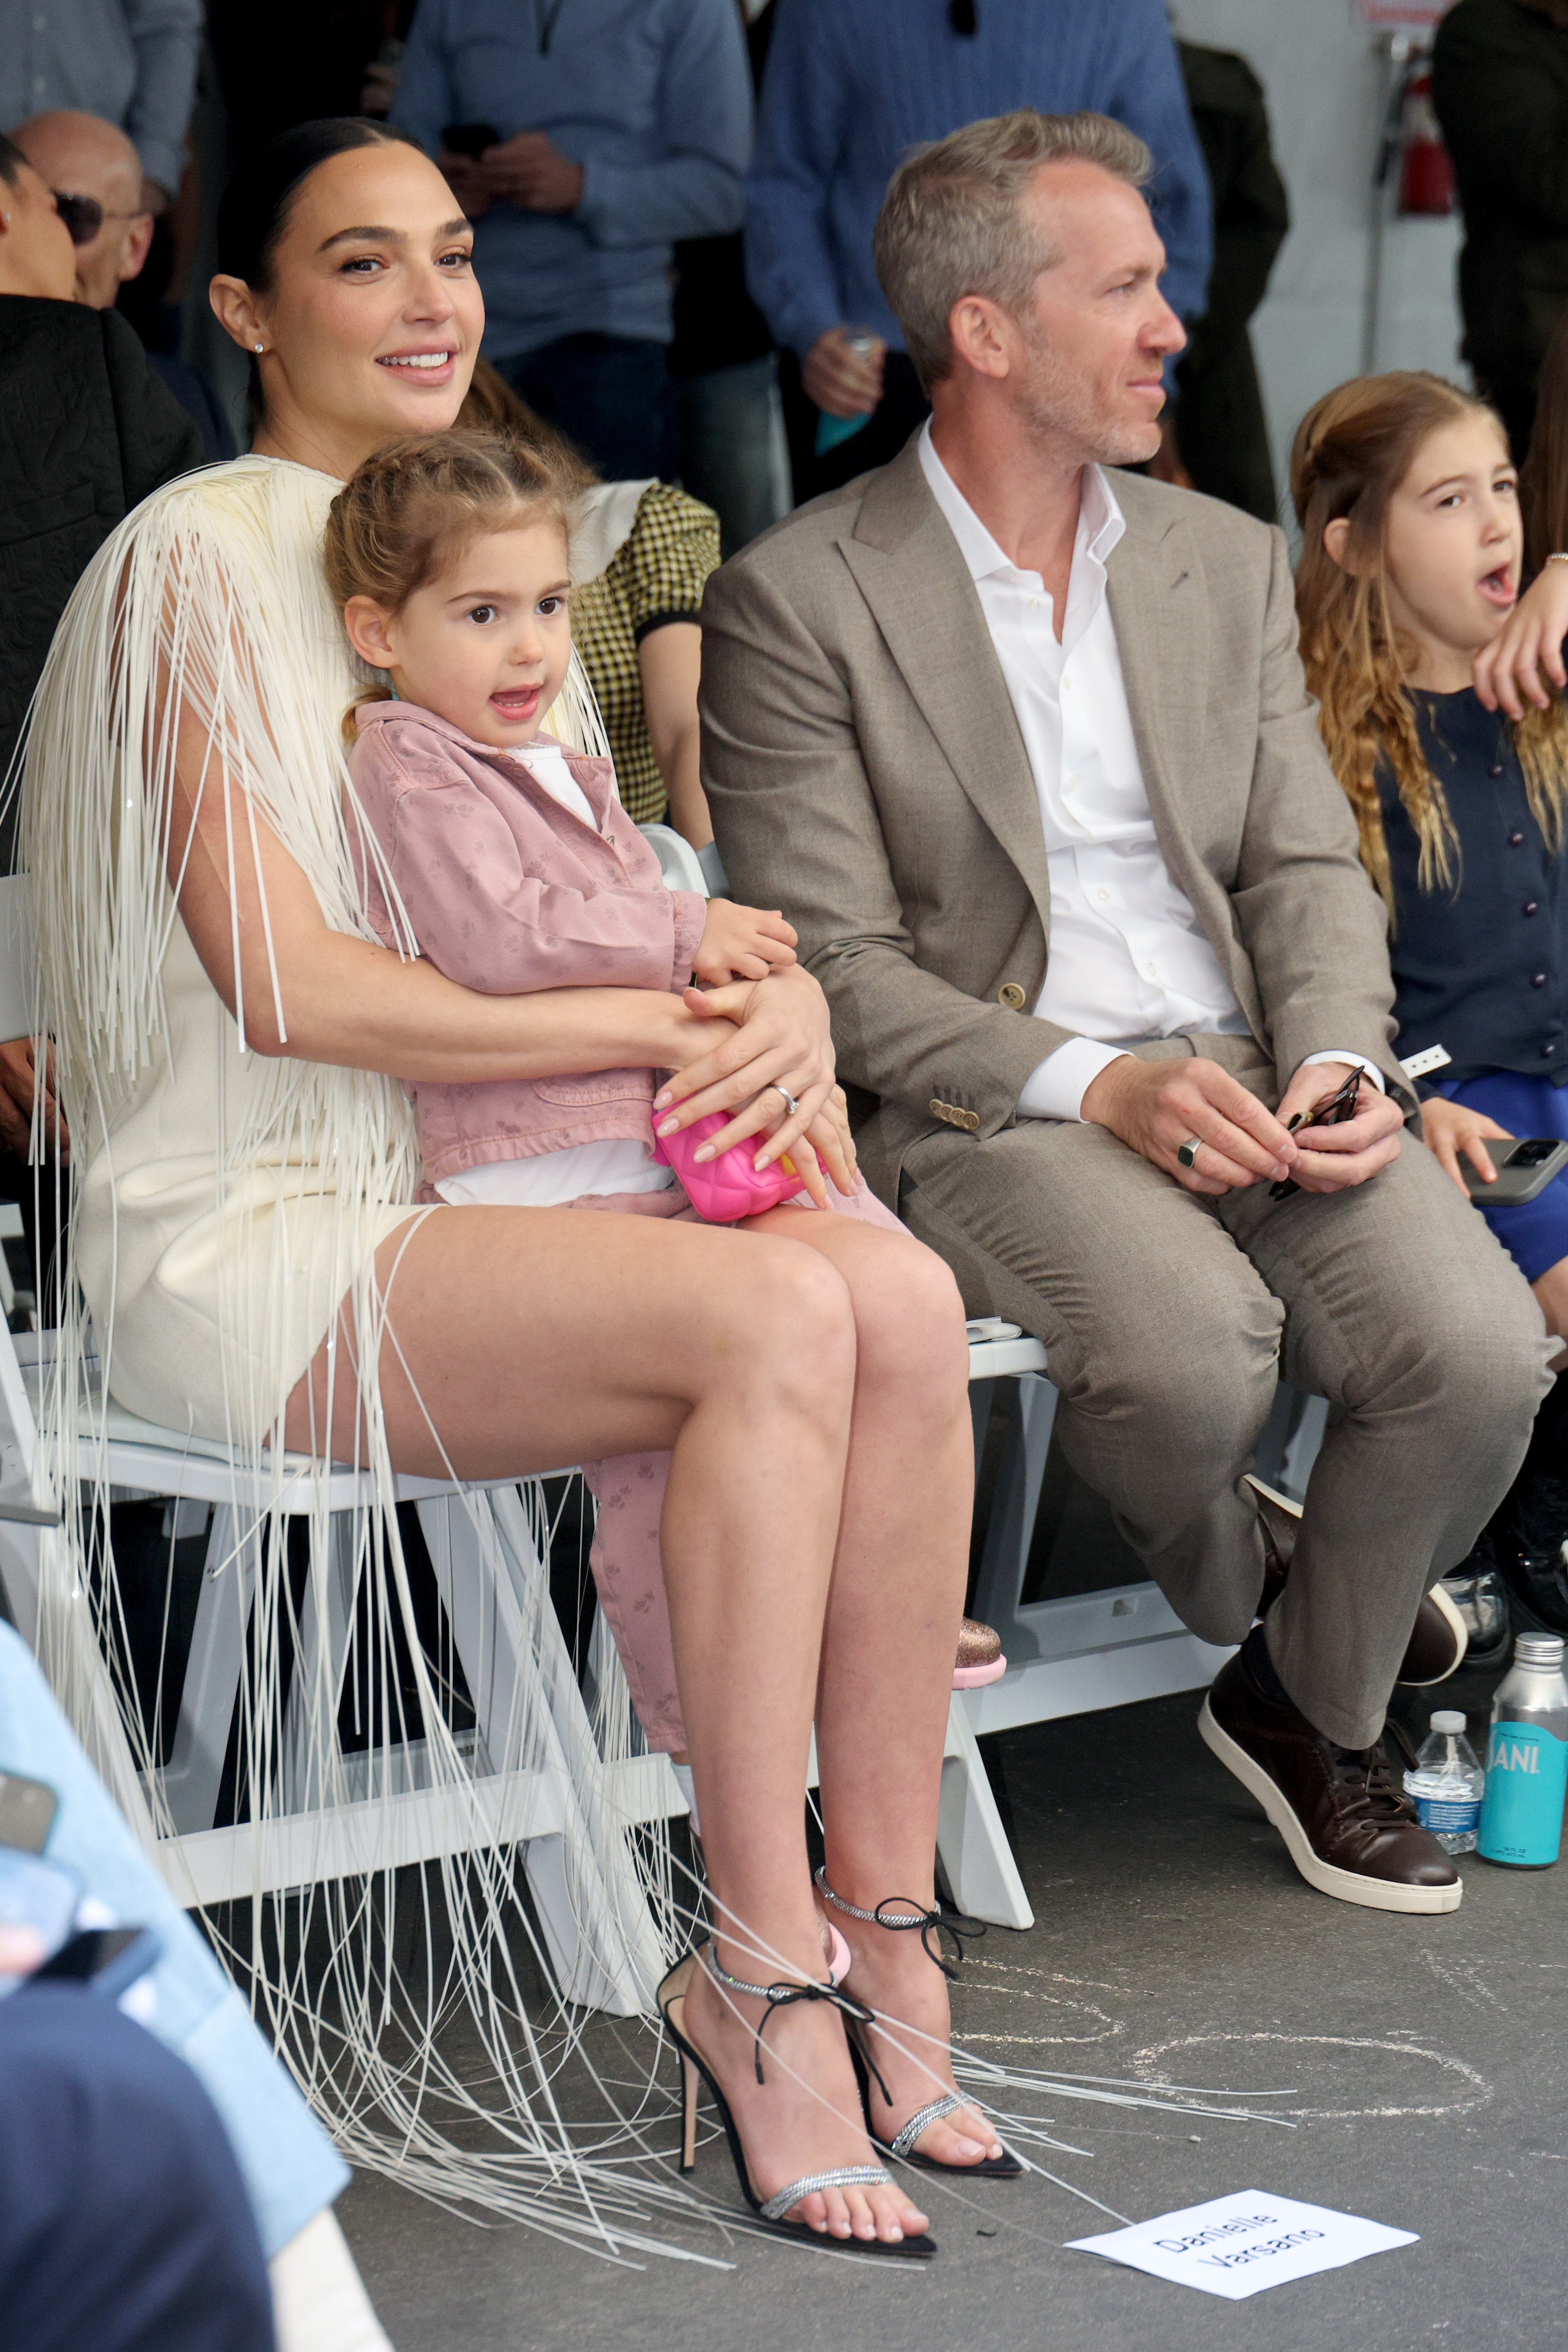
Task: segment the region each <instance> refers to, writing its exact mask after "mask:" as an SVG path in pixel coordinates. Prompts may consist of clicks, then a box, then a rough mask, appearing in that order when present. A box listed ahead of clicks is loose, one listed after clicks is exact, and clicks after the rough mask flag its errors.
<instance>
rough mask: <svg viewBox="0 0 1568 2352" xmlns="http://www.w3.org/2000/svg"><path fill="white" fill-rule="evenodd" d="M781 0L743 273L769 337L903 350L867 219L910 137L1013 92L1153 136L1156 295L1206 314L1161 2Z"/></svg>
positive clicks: (1191, 174)
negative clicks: (847, 337)
mask: <svg viewBox="0 0 1568 2352" xmlns="http://www.w3.org/2000/svg"><path fill="white" fill-rule="evenodd" d="M975 14H976V17H977V20H978V29H977V30H976V31H975V32H974V33H973V34H969V35H965V34H961V33H955V32H954V31H953V30H952V26H951V25H950V24H949V22H948V0H778V21H777V23H776V25H775V26H774V28H773V41H772V44H771V46H770V47H769V50H768V62H767V68H766V71H765V72H764V74H763V89H762V99H761V103H760V108H759V113H758V121H757V152H756V160H755V162H754V163H752V171H751V176H750V178H749V179H748V181H747V184H746V278H747V282H748V284H749V285H750V287H751V289H752V299H754V301H755V302H756V304H757V307H758V309H759V310H761V311H762V313H763V317H764V318H765V319H766V320H767V322H768V324H769V326H770V327H771V328H772V330H773V336H774V339H775V341H778V342H780V343H782V344H783V345H784V346H785V347H786V348H787V349H788V350H790V351H794V352H799V353H800V354H801V355H802V356H803V357H804V356H805V353H806V352H808V351H809V350H810V349H811V346H812V345H813V343H814V342H816V339H817V337H818V335H820V334H822V333H823V332H824V331H826V329H827V328H828V327H833V326H838V325H854V326H867V327H871V328H874V329H875V330H876V331H877V333H878V334H879V335H883V336H885V337H886V338H887V340H888V341H889V343H890V344H891V345H892V346H893V348H894V349H895V350H897V351H901V350H902V348H903V338H902V337H901V336H900V332H899V329H898V324H897V322H896V320H894V318H893V315H892V312H891V311H890V310H889V308H888V305H887V303H886V302H885V301H884V299H883V298H882V290H881V288H880V287H879V285H878V283H877V278H876V272H875V271H874V270H873V268H872V267H871V230H872V227H873V226H874V224H875V222H876V218H877V214H878V211H879V207H880V205H881V202H882V197H883V194H884V193H885V191H886V189H887V185H888V182H889V179H890V178H891V177H892V174H893V173H894V171H895V170H896V169H897V167H898V165H899V164H900V163H901V162H902V161H903V159H904V157H905V156H906V155H907V154H908V152H909V151H910V148H911V147H913V146H916V145H918V144H920V143H921V142H923V141H927V140H933V139H943V138H945V137H946V136H947V133H948V132H949V131H956V130H958V129H959V128H960V126H961V125H962V124H963V123H965V122H973V121H979V120H981V119H982V118H984V117H985V116H988V115H993V114H1006V113H1009V112H1010V111H1011V110H1013V108H1015V107H1019V106H1033V107H1037V108H1038V109H1039V110H1040V112H1041V113H1043V114H1072V113H1076V112H1077V111H1078V110H1079V109H1082V108H1088V109H1091V110H1093V111H1095V112H1096V113H1100V114H1110V115H1113V116H1114V117H1115V118H1116V120H1117V121H1119V122H1124V123H1125V124H1126V125H1127V127H1128V129H1129V130H1130V131H1137V133H1138V135H1139V136H1140V138H1142V139H1145V140H1147V142H1148V143H1149V145H1150V147H1151V148H1152V151H1153V155H1154V163H1155V176H1154V180H1153V183H1152V186H1151V188H1150V191H1149V194H1150V199H1151V203H1152V208H1153V214H1154V222H1155V226H1156V227H1157V228H1158V229H1159V232H1160V234H1161V236H1163V238H1164V240H1165V250H1166V253H1167V255H1168V257H1169V267H1168V268H1167V269H1166V273H1165V279H1164V292H1165V296H1166V299H1168V300H1169V302H1170V304H1171V306H1172V308H1173V310H1175V311H1176V312H1177V313H1178V315H1179V316H1180V317H1182V318H1184V319H1193V318H1197V317H1199V316H1201V314H1202V311H1203V308H1204V302H1205V296H1206V293H1207V289H1208V274H1209V259H1210V255H1211V252H1212V249H1213V242H1214V238H1213V227H1212V223H1211V218H1210V205H1209V187H1208V180H1207V178H1206V176H1205V172H1204V162H1203V156H1202V153H1201V152H1200V151H1199V147H1198V142H1197V133H1196V132H1195V131H1194V129H1193V118H1192V115H1191V112H1190V111H1189V110H1188V106H1187V98H1186V91H1185V89H1184V87H1183V82H1182V75H1181V68H1180V67H1179V66H1178V64H1177V62H1176V52H1175V46H1174V43H1173V40H1172V37H1171V27H1170V24H1169V22H1168V20H1167V17H1166V15H1165V9H1164V5H1163V0H978V5H977V7H976V11H975Z"/></svg>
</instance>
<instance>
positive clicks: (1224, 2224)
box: [1069, 2189, 1416, 2303]
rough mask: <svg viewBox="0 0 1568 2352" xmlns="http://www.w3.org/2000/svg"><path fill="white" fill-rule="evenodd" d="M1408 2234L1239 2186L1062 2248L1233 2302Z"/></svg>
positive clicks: (1399, 2241)
mask: <svg viewBox="0 0 1568 2352" xmlns="http://www.w3.org/2000/svg"><path fill="white" fill-rule="evenodd" d="M1415 2242H1416V2241H1415V2231H1411V2230H1385V2229H1384V2226H1383V2224H1382V2222H1381V2221H1362V2220H1361V2219H1360V2217H1359V2216H1358V2215H1356V2214H1354V2213H1335V2212H1332V2211H1331V2210H1330V2209H1329V2207H1328V2206H1326V2205H1302V2204H1300V2203H1299V2202H1298V2201H1297V2200H1296V2199H1295V2198H1294V2197H1270V2196H1269V2195H1268V2194H1267V2193H1266V2192H1265V2191H1264V2190H1263V2189H1237V2191H1236V2192H1235V2194H1234V2195H1233V2196H1230V2197H1211V2198H1210V2200H1209V2201H1208V2203H1207V2204H1206V2205H1188V2206H1186V2207H1185V2208H1184V2210H1182V2211H1181V2212H1179V2213H1162V2214H1159V2215H1158V2216H1157V2217H1156V2218H1155V2219H1154V2220H1153V2221H1135V2222H1134V2223H1133V2225H1132V2227H1131V2229H1128V2230H1111V2231H1107V2232H1106V2234H1105V2235H1104V2236H1103V2237H1099V2238H1075V2239H1073V2241H1072V2243H1071V2246H1070V2248H1069V2252H1077V2253H1083V2254H1105V2255H1107V2256H1108V2257H1109V2258H1110V2261H1111V2262H1113V2263H1128V2264H1129V2265H1130V2267H1131V2269H1133V2270H1135V2271H1148V2272H1150V2273H1152V2275H1153V2276H1154V2277H1155V2278H1163V2279H1170V2280H1172V2281H1173V2282H1174V2284H1176V2285H1177V2286H1197V2287H1202V2288H1203V2289H1204V2291H1205V2294H1223V2295H1224V2296H1225V2297H1226V2299H1227V2301H1229V2302H1231V2303H1239V2302H1240V2301H1241V2299H1242V2297H1243V2296H1244V2295H1248V2294H1261V2293H1262V2291H1263V2289H1264V2288H1265V2287H1266V2286H1283V2285H1284V2284H1285V2282H1286V2280H1287V2279H1299V2278H1310V2276H1311V2275H1312V2273H1313V2272H1314V2271H1337V2270H1340V2269H1342V2267H1343V2265H1344V2264H1345V2263H1359V2262H1360V2260H1361V2258H1362V2256H1363V2254H1381V2253H1383V2252H1385V2250H1386V2249H1387V2248H1388V2247H1390V2246H1413V2245H1415Z"/></svg>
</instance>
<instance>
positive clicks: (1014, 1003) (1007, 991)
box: [996, 980, 1025, 1013]
mask: <svg viewBox="0 0 1568 2352" xmlns="http://www.w3.org/2000/svg"><path fill="white" fill-rule="evenodd" d="M996 1002H997V1003H998V1004H1005V1005H1006V1007H1007V1009H1008V1011H1009V1012H1011V1013H1022V1011H1023V1009H1024V1003H1025V998H1024V992H1023V990H1022V989H1021V988H1020V987H1019V985H1018V983H1017V982H1016V980H1009V981H1005V982H1003V984H1002V986H1001V987H1000V988H999V989H998V990H997V991H996Z"/></svg>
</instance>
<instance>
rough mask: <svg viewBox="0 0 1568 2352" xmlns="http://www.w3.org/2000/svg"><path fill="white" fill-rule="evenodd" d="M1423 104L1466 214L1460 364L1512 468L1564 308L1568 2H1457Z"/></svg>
mask: <svg viewBox="0 0 1568 2352" xmlns="http://www.w3.org/2000/svg"><path fill="white" fill-rule="evenodd" d="M1432 103H1433V106H1434V108H1435V109H1436V115H1437V121H1438V122H1439V123H1440V124H1441V126H1442V131H1443V138H1444V142H1445V143H1446V144H1447V149H1448V152H1449V153H1450V155H1452V157H1453V159H1454V173H1455V177H1456V179H1457V180H1458V187H1459V204H1460V207H1461V209H1462V210H1463V212H1464V215H1465V244H1464V250H1463V251H1462V252H1461V254H1460V256H1459V307H1460V309H1461V310H1463V312H1464V316H1465V357H1466V359H1468V362H1469V363H1470V365H1471V367H1472V368H1473V369H1474V371H1475V377H1476V382H1477V383H1478V384H1479V387H1480V389H1481V390H1482V391H1483V392H1484V393H1485V394H1486V395H1487V397H1488V398H1489V400H1490V402H1491V403H1492V405H1493V406H1494V407H1495V408H1496V409H1497V411H1498V413H1499V415H1500V416H1501V418H1502V421H1503V423H1504V424H1505V425H1507V427H1508V437H1509V441H1510V445H1511V446H1512V450H1513V457H1514V463H1515V464H1516V465H1521V464H1522V463H1523V460H1524V453H1525V451H1526V450H1527V449H1528V447H1529V446H1530V427H1531V421H1532V419H1533V417H1534V415H1535V383H1536V377H1537V375H1538V374H1539V373H1540V369H1541V362H1542V357H1543V356H1544V353H1545V351H1546V344H1547V339H1548V338H1549V336H1550V335H1551V332H1552V327H1553V325H1554V324H1555V322H1556V320H1557V318H1558V316H1559V314H1560V312H1561V311H1562V310H1563V307H1564V305H1568V169H1565V168H1564V159H1565V158H1568V0H1458V5H1457V6H1456V7H1453V8H1451V9H1450V10H1449V11H1448V14H1447V16H1445V18H1444V19H1443V22H1442V23H1441V25H1439V26H1438V27H1437V37H1436V43H1435V44H1434V47H1433V52H1432Z"/></svg>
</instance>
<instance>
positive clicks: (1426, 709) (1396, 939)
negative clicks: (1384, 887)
mask: <svg viewBox="0 0 1568 2352" xmlns="http://www.w3.org/2000/svg"><path fill="white" fill-rule="evenodd" d="M1415 705H1416V723H1417V725H1418V727H1419V729H1420V732H1421V743H1422V748H1423V750H1424V751H1426V761H1427V765H1428V766H1429V767H1430V769H1431V771H1432V773H1433V774H1434V775H1435V776H1436V778H1437V779H1438V781H1439V782H1440V783H1441V784H1442V787H1443V791H1444V793H1445V795H1446V797H1447V803H1448V814H1449V815H1450V816H1451V817H1452V819H1453V821H1454V831H1455V833H1456V834H1457V835H1458V845H1459V856H1458V861H1456V864H1457V871H1458V889H1454V888H1452V887H1450V888H1448V889H1436V890H1423V889H1422V888H1421V887H1419V884H1418V882H1417V879H1416V858H1417V854H1418V845H1417V842H1416V836H1415V826H1414V825H1413V824H1411V822H1410V820H1409V818H1408V817H1407V816H1406V815H1405V811H1404V809H1403V808H1402V806H1401V805H1400V803H1399V800H1398V797H1397V795H1396V793H1395V792H1394V782H1393V778H1392V777H1391V776H1390V774H1389V773H1388V771H1387V770H1386V769H1384V768H1380V770H1379V772H1378V779H1377V784H1378V794H1379V797H1380V799H1381V801H1382V803H1383V826H1384V838H1385V839H1386V841H1387V843H1388V862H1389V866H1390V869H1391V871H1392V875H1393V879H1394V936H1393V938H1392V939H1391V940H1390V941H1389V961H1390V962H1391V963H1392V965H1393V967H1394V1018H1395V1019H1396V1020H1397V1022H1398V1024H1399V1041H1398V1045H1397V1049H1396V1050H1397V1051H1398V1053H1399V1054H1400V1055H1401V1056H1402V1057H1403V1058H1405V1059H1406V1060H1407V1059H1408V1058H1409V1056H1410V1055H1412V1054H1419V1053H1422V1052H1424V1051H1425V1050H1426V1047H1427V1046H1428V1045H1443V1046H1446V1047H1447V1051H1448V1053H1449V1054H1450V1055H1452V1057H1453V1066H1452V1067H1451V1068H1449V1069H1445V1070H1442V1071H1440V1072H1437V1073H1435V1074H1434V1084H1437V1083H1442V1082H1447V1081H1450V1080H1453V1079H1457V1078H1473V1077H1475V1076H1479V1073H1480V1072H1481V1071H1483V1070H1516V1071H1518V1072H1519V1073H1520V1074H1521V1076H1526V1077H1532V1078H1550V1079H1552V1081H1553V1082H1554V1083H1555V1084H1556V1085H1558V1086H1562V1085H1563V1084H1564V1083H1568V1026H1565V1025H1564V1023H1565V1018H1568V856H1564V855H1563V852H1562V851H1559V852H1558V854H1557V855H1556V856H1551V855H1549V853H1548V851H1547V847H1546V844H1545V842H1544V840H1543V839H1542V834H1541V828H1540V826H1539V825H1538V824H1536V822H1535V819H1534V818H1533V817H1532V816H1531V813H1530V803H1529V801H1528V800H1527V799H1526V797H1525V789H1524V774H1523V771H1522V770H1521V767H1520V764H1519V754H1518V752H1517V751H1515V750H1514V748H1513V741H1512V730H1511V729H1510V727H1509V725H1508V723H1507V721H1506V720H1505V719H1502V718H1501V717H1500V715H1499V714H1498V713H1497V712H1496V711H1491V710H1488V709H1485V708H1484V707H1483V706H1482V704H1481V703H1480V702H1479V699H1478V698H1477V697H1476V695H1475V693H1474V692H1473V690H1472V689H1470V688H1466V689H1465V691H1464V692H1463V693H1461V694H1418V695H1416V696H1415Z"/></svg>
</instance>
